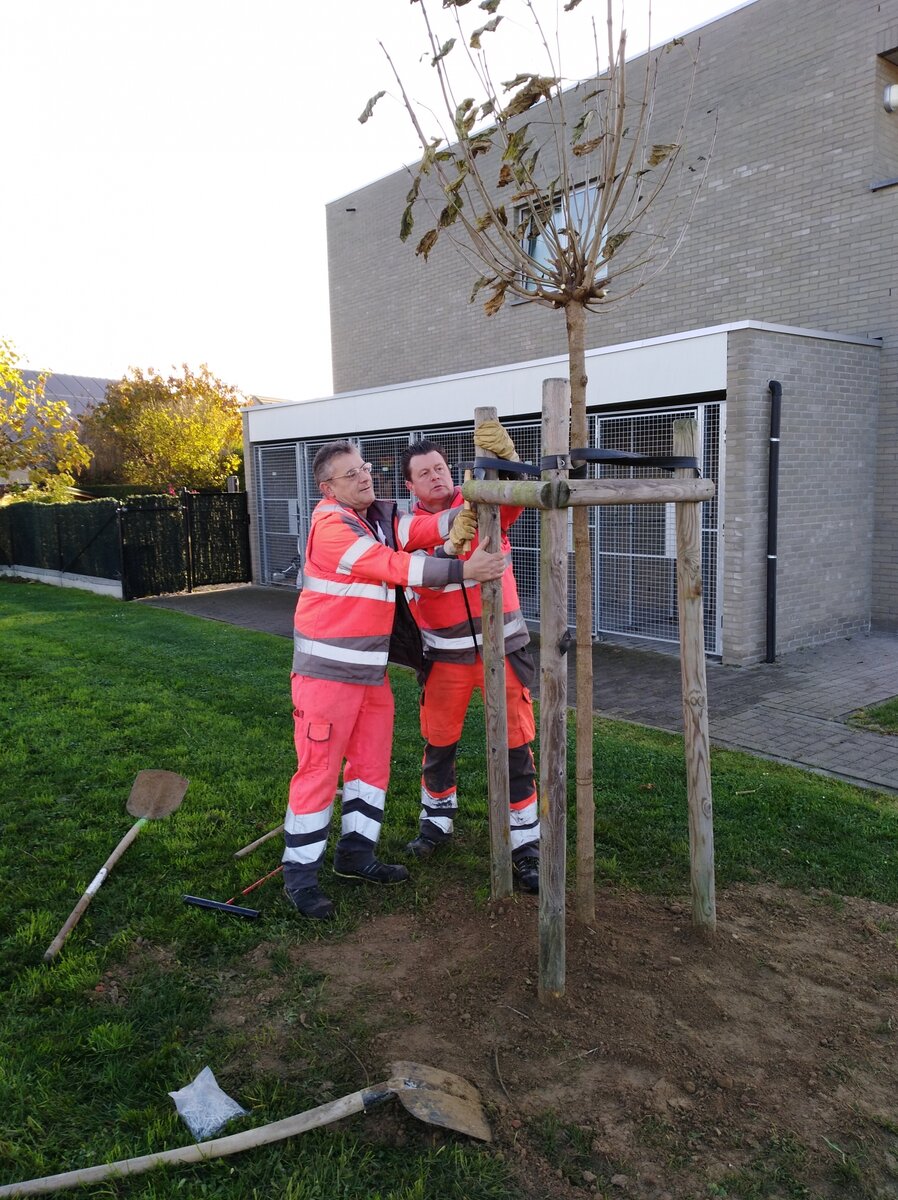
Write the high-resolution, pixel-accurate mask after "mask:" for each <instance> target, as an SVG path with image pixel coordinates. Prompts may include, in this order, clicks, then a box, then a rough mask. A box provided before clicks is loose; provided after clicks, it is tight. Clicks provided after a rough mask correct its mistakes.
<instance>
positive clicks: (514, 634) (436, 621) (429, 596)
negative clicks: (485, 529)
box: [405, 488, 530, 663]
mask: <svg viewBox="0 0 898 1200" xmlns="http://www.w3.org/2000/svg"><path fill="white" fill-rule="evenodd" d="M462 503H463V499H462V494H461V490H460V489H459V488H456V489H455V494H454V495H453V497H452V504H451V506H450V508H449V509H446V510H444V512H443V515H444V516H445V514H446V512H450V511H452V509H456V508H459V507H460V506H461V505H462ZM426 511H427V510H426V509H424V508H422V507H421V505H420V503H419V504H416V505H415V506H414V508H413V509H412V513H413V514H414V515H415V516H418V515H422V514H424V513H426ZM523 511H524V510H523V509H522V508H512V507H511V506H509V505H503V506H502V507H501V508H500V510H499V520H500V525H501V529H502V553H503V554H504V555H505V557H506V559H507V561H508V566H507V567H506V568H505V574H504V575H503V576H502V614H503V623H504V627H505V653H506V654H511V653H512V652H513V651H514V650H520V648H521V647H522V646H526V645H527V643H528V642H529V641H530V634H529V633H528V632H527V624H526V622H525V620H524V617H523V614H522V613H521V603H520V601H519V599H518V587H517V584H516V582H515V577H514V571H513V570H512V568H511V543H510V542H509V540H508V534H507V530H508V528H509V526H511V525H513V524H514V522H515V521H516V520H517V519H518V517H519V516H520V515H521V513H522V512H523ZM476 546H477V538H476V537H475V539H474V543H473V545H472V547H471V549H472V551H473V549H474V548H475V547H476ZM415 557H416V558H418V557H421V555H415ZM466 557H467V555H462V560H464V559H465V558H466ZM405 594H406V598H407V599H408V602H409V608H410V609H411V610H412V616H413V617H414V618H415V620H416V622H417V623H418V627H419V628H420V630H421V640H422V641H423V643H424V654H425V657H426V658H429V659H432V660H433V661H435V662H458V663H472V662H474V661H475V660H476V658H477V655H476V653H475V647H474V642H475V638H476V643H477V647H478V648H479V647H481V646H482V645H483V625H482V613H483V603H482V600H481V595H480V585H479V584H478V583H474V582H473V581H472V580H468V581H462V582H459V583H457V582H453V583H450V584H448V585H445V586H443V587H440V588H439V589H438V590H436V591H435V590H433V587H432V585H431V584H430V582H429V580H426V579H425V580H422V582H421V583H420V584H411V585H410V586H409V587H407V588H406V591H405ZM466 601H467V604H466V603H465V602H466ZM472 626H473V632H472Z"/></svg>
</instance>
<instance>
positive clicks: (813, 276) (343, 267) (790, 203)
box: [327, 0, 898, 640]
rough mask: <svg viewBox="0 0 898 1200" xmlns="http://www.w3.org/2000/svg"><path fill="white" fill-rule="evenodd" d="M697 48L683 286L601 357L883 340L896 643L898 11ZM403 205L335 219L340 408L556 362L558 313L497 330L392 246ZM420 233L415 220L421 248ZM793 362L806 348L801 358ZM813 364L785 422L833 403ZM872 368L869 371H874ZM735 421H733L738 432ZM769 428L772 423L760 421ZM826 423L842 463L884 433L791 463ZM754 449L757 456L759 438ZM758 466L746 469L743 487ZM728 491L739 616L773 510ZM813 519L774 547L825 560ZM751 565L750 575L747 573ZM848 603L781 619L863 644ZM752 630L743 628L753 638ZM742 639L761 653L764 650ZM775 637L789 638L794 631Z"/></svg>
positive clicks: (724, 33)
mask: <svg viewBox="0 0 898 1200" xmlns="http://www.w3.org/2000/svg"><path fill="white" fill-rule="evenodd" d="M686 19H687V18H684V21H685V20H686ZM700 36H701V54H700V69H699V75H698V82H697V88H696V94H695V97H694V101H693V105H692V112H691V118H690V126H689V134H688V144H687V158H689V157H693V158H694V156H695V155H697V154H699V153H701V152H703V150H705V149H706V148H707V145H708V140H709V136H710V129H711V123H712V117H711V116H710V115H709V111H708V110H710V109H714V110H715V111H716V113H717V117H718V121H719V128H718V135H717V143H716V147H715V151H714V155H713V158H712V161H711V167H710V172H709V176H708V180H707V184H706V186H705V189H704V191H703V193H702V195H701V196H700V198H699V201H698V204H697V207H696V210H695V216H694V219H693V221H692V224H691V226H690V228H689V230H688V233H687V235H686V238H685V241H684V243H683V245H682V246H681V248H680V250H679V253H678V255H677V257H676V259H675V260H674V263H673V264H672V266H671V267H670V268H669V269H668V270H667V272H666V273H665V274H664V275H662V276H661V277H660V278H659V279H658V280H657V281H656V282H655V283H653V284H652V285H651V286H650V287H649V288H646V289H645V290H643V291H641V292H639V293H637V294H636V295H634V296H632V297H631V298H629V299H628V300H626V301H623V302H621V303H620V304H616V305H610V306H608V307H607V308H605V309H604V310H603V311H602V312H601V313H598V314H595V315H594V316H593V317H591V319H590V327H589V335H588V344H589V345H591V346H601V345H611V344H616V343H621V342H629V341H633V340H637V339H641V338H647V337H654V336H658V335H662V334H667V333H675V332H678V331H681V330H684V329H695V328H701V327H704V326H709V325H717V324H721V323H725V322H731V321H740V320H746V319H751V320H756V321H763V322H770V323H775V324H784V325H790V326H802V327H804V328H807V329H811V330H828V331H832V332H841V333H847V334H852V335H857V336H863V337H881V338H882V339H883V348H882V352H881V354H879V355H877V357H878V358H879V360H880V362H879V369H878V370H879V374H878V379H877V387H878V389H879V393H880V395H879V420H878V431H879V438H878V459H877V464H876V468H875V471H874V469H873V468H872V467H870V466H869V465H868V467H867V468H865V471H864V478H865V481H866V483H865V489H863V490H864V494H863V495H857V496H856V497H855V498H854V499H853V500H852V503H856V504H857V505H858V514H857V520H858V521H861V522H862V521H863V520H864V514H865V513H868V511H869V509H870V506H871V502H872V501H871V495H870V492H871V489H874V488H875V492H874V496H875V531H874V533H873V535H872V538H873V540H872V544H871V543H870V536H871V535H870V534H869V531H868V533H867V534H865V535H864V538H863V539H862V546H861V550H860V557H861V558H862V559H863V560H864V561H866V562H867V563H868V569H867V578H866V580H865V582H864V584H863V587H862V588H861V591H863V588H866V595H867V597H868V604H869V612H871V613H872V617H873V619H874V621H875V622H876V623H878V624H881V625H887V626H888V625H892V626H895V627H898V499H896V495H898V486H896V485H898V328H896V304H898V266H896V263H898V186H893V187H885V188H879V189H876V190H874V189H873V188H871V185H872V184H874V183H876V182H879V181H882V180H884V179H887V178H892V177H894V176H895V175H898V114H894V115H892V116H888V115H887V114H885V113H884V112H883V109H882V102H881V96H882V88H883V86H884V83H885V82H889V81H898V66H895V65H893V64H892V63H891V62H887V61H886V60H884V59H882V58H879V57H877V54H878V53H879V54H881V53H883V52H885V51H887V50H889V49H891V48H892V47H895V46H898V0H756V2H755V3H754V4H751V5H749V6H747V7H746V8H743V9H740V10H739V11H737V12H735V13H732V14H730V15H729V16H726V17H724V18H721V19H720V20H718V21H716V22H713V23H712V24H710V25H708V26H705V27H704V28H703V29H702V30H701V31H700ZM690 41H692V42H694V41H695V37H691V38H690ZM668 66H670V67H671V68H672V69H670V70H669V71H666V72H665V79H664V80H663V81H662V85H661V93H660V101H659V104H658V115H657V118H656V121H657V124H656V129H657V130H658V139H657V140H664V136H663V135H664V134H665V131H666V130H668V129H672V128H673V127H674V125H673V122H674V113H675V111H676V109H677V106H678V105H679V104H680V103H681V102H682V96H683V92H684V88H685V85H686V80H687V75H688V72H687V70H686V66H685V60H681V61H680V62H679V65H678V63H677V56H676V55H674V54H671V55H669V56H667V58H666V60H665V67H668ZM372 128H373V132H372V136H376V130H375V127H372ZM408 186H409V180H408V175H407V174H406V173H405V172H398V173H396V174H393V175H391V176H388V177H387V178H385V179H382V180H380V181H378V182H377V183H374V184H372V185H370V186H369V187H366V188H363V189H361V190H360V191H358V192H356V193H353V194H352V195H351V196H348V197H345V198H343V199H341V200H338V201H335V202H334V203H333V204H331V205H330V206H329V207H328V212H327V220H328V244H329V261H330V280H331V283H330V286H331V316H332V337H333V347H334V383H335V388H336V389H337V390H338V391H347V390H353V389H356V388H362V387H371V386H376V385H380V384H387V383H392V382H399V381H403V380H408V379H415V378H428V377H432V376H438V375H443V374H449V373H452V372H457V371H465V370H472V369H476V368H478V367H484V366H492V365H498V364H501V363H506V362H508V363H510V362H516V361H521V360H526V359H532V358H540V357H543V356H546V355H550V354H557V353H561V352H563V350H564V348H565V335H564V320H563V316H562V315H561V314H560V313H557V312H554V311H551V310H548V309H545V308H540V307H538V306H537V305H534V304H527V303H525V304H506V306H505V307H504V309H503V310H502V311H501V312H500V313H499V314H498V315H497V316H496V317H493V318H491V319H487V318H485V317H484V315H483V313H482V309H481V307H480V305H479V304H476V305H470V304H468V302H467V301H468V297H469V295H470V291H471V287H472V284H473V280H474V278H475V273H474V271H473V270H472V268H471V267H470V265H469V264H468V263H467V262H466V261H465V259H464V258H463V257H462V256H461V255H460V254H459V253H457V252H455V251H454V250H453V248H452V247H451V245H450V244H448V243H445V244H444V243H443V242H441V243H440V245H439V246H438V247H437V249H436V250H435V252H434V253H433V254H432V255H431V258H430V261H429V262H428V263H426V264H425V263H424V262H423V261H422V260H420V259H417V258H416V257H415V254H414V249H413V244H412V243H413V242H414V241H415V240H416V238H415V237H414V236H413V238H412V239H411V240H410V242H409V243H407V244H402V243H401V242H400V241H399V238H398V226H399V217H400V213H401V211H402V208H403V204H404V198H405V194H406V192H407V190H408ZM349 209H352V210H353V211H347V210H349ZM426 227H427V226H426V224H425V223H424V220H423V216H422V218H421V225H420V230H416V233H418V232H420V231H423V229H425V228H426ZM734 344H736V345H739V343H738V342H736V343H734ZM785 345H788V346H789V347H792V348H794V347H793V346H792V342H791V340H790V341H788V342H787V343H785ZM808 345H809V346H810V347H813V348H814V349H813V350H812V351H809V352H808V353H807V354H804V353H802V354H799V355H797V357H796V360H795V362H794V363H793V364H792V366H791V374H790V373H789V372H787V367H789V365H790V364H789V363H788V362H787V361H785V360H783V361H782V362H781V363H780V370H779V375H780V376H784V378H783V383H784V391H785V396H786V401H785V404H784V414H785V411H786V408H787V406H788V404H789V395H790V388H791V390H792V395H793V401H792V403H793V406H794V404H795V399H794V397H795V396H796V395H797V394H799V393H800V394H802V395H805V394H806V395H807V396H809V397H810V396H812V395H816V394H817V391H816V389H817V388H818V387H819V386H822V385H824V384H826V383H827V380H826V379H825V378H823V377H822V376H821V366H820V364H821V363H825V364H830V360H831V357H832V353H834V352H833V351H831V349H829V350H827V349H826V348H827V347H830V348H831V346H832V345H835V343H826V342H821V341H814V340H810V341H809V342H808ZM734 353H735V351H734ZM742 353H743V348H742V347H741V345H740V346H739V356H740V363H739V364H738V370H736V374H735V375H734V383H733V386H734V387H737V388H741V387H742V384H741V382H738V381H740V380H741V379H742V373H743V372H744V371H751V370H753V369H754V368H753V367H752V366H751V364H750V363H746V364H744V365H743V364H742V363H741V356H742ZM861 357H863V358H864V361H865V362H868V360H869V358H870V352H869V351H865V352H864V354H863V355H862V356H861ZM818 360H819V361H818ZM736 365H737V364H734V370H735V367H736ZM765 370H766V368H759V371H760V374H759V375H758V377H757V379H755V378H754V376H752V381H751V382H752V387H756V386H758V385H760V388H761V393H760V394H761V396H762V398H763V399H764V403H765V404H766V403H767V400H768V399H769V397H766V383H767V379H766V378H764V379H761V378H760V376H761V375H763V374H764V371H765ZM802 372H803V374H802ZM874 390H876V389H874ZM740 394H741V393H740ZM734 398H736V397H734V396H733V395H732V394H731V395H730V396H729V399H730V400H731V401H732V400H733V399H734ZM819 405H820V401H819V400H818V401H816V402H812V401H811V400H810V399H809V400H808V401H807V404H806V405H805V406H804V407H801V408H797V407H793V408H792V409H791V411H790V416H789V419H790V421H791V422H795V421H796V420H798V419H799V417H801V416H802V415H804V416H805V417H806V418H807V420H808V421H810V420H811V417H812V416H814V415H816V416H819V415H820V413H819ZM739 407H740V406H739V405H738V404H731V405H730V412H731V419H733V418H732V414H733V410H734V409H736V408H739ZM743 408H744V411H742V412H741V413H740V416H739V419H740V420H742V419H744V420H747V421H751V420H752V419H753V418H751V416H750V414H751V412H752V411H753V405H752V404H748V405H747V406H743ZM434 419H438V416H436V415H435V417H434ZM784 419H785V417H784ZM758 420H759V421H761V423H763V420H762V417H761V415H760V410H759V415H758ZM862 420H865V421H866V422H867V427H866V428H864V429H861V428H860V423H861V421H862ZM830 422H831V423H832V425H833V428H838V429H839V430H840V436H841V438H842V441H841V443H840V444H839V445H838V446H837V445H836V443H835V442H833V444H832V446H831V448H832V449H833V450H834V451H835V450H839V449H841V450H845V449H846V448H847V447H850V446H852V445H854V444H857V443H858V442H861V443H864V444H866V442H867V440H868V439H869V438H870V437H871V436H872V433H871V430H872V429H874V428H875V427H876V421H875V419H874V411H873V409H872V408H871V406H870V404H869V403H864V404H862V405H860V406H859V407H858V408H855V407H853V406H852V404H851V403H849V405H848V408H843V407H842V402H841V401H838V402H836V401H834V402H833V411H832V413H831V414H830V415H829V417H827V419H826V420H825V421H819V422H817V425H816V426H815V428H810V427H807V426H805V425H801V426H800V427H796V426H795V425H794V424H793V425H792V427H791V429H790V433H791V436H792V444H793V446H797V445H801V446H802V447H806V448H807V453H808V454H811V453H813V450H814V447H816V446H818V445H819V439H820V436H821V434H820V429H821V428H828V427H829V424H830ZM748 433H750V435H751V438H752V439H754V438H756V437H757V436H758V434H757V431H756V430H755V429H754V427H753V426H752V427H751V429H750V430H749V431H748ZM753 444H754V443H753V442H751V445H753ZM746 453H748V447H747V449H746ZM795 453H797V450H796V451H795ZM801 461H802V464H803V465H802V470H804V466H805V465H806V464H805V463H804V460H801ZM756 465H757V464H756V463H753V464H749V463H746V471H747V472H748V471H749V470H750V469H753V468H754V467H755V466H756ZM846 465H847V464H846ZM784 470H785V464H784ZM734 471H735V475H734V477H730V478H728V480H727V488H728V498H727V507H728V511H729V512H732V513H733V527H732V529H730V530H728V545H727V550H728V554H729V553H732V554H734V555H735V559H734V560H732V561H730V560H729V559H728V560H727V571H728V572H729V571H730V570H732V571H733V572H734V574H733V576H732V579H731V581H730V584H729V585H728V586H729V589H730V592H731V594H730V595H729V596H728V600H729V603H731V604H732V605H734V606H736V608H738V599H739V595H740V593H741V590H742V589H744V588H745V587H746V586H747V582H748V581H747V575H746V572H748V571H749V568H748V566H747V557H746V556H747V555H748V541H751V539H754V538H756V537H757V536H758V529H757V528H755V527H758V528H760V530H761V534H760V536H763V529H764V524H765V521H766V516H765V515H764V514H765V509H764V508H763V505H762V507H761V508H758V507H756V505H757V503H758V501H759V499H761V500H763V498H762V497H761V498H759V497H758V496H756V495H755V492H754V486H755V485H754V477H753V476H752V482H751V483H749V482H748V476H747V475H746V483H745V488H746V490H745V494H744V496H742V497H741V500H740V499H739V497H738V495H737V494H730V493H729V489H730V487H731V486H733V485H734V483H735V482H737V481H738V475H739V473H738V471H737V470H735V466H734ZM874 475H875V484H874ZM851 494H852V496H854V492H852V493H851ZM740 503H741V504H742V507H741V508H740V507H739V504H740ZM804 512H805V510H804V507H803V506H802V505H801V504H798V503H797V502H796V503H795V504H793V505H791V506H784V511H783V521H782V526H783V534H782V535H781V536H782V537H783V538H784V539H785V538H786V537H791V536H792V533H791V531H790V532H789V533H788V534H786V532H785V531H786V530H787V529H788V528H790V527H789V526H788V520H789V519H793V520H794V521H795V522H796V529H797V530H798V531H803V532H799V534H798V536H799V540H800V541H801V543H802V545H803V547H804V548H805V550H806V552H807V554H811V553H812V552H813V549H814V546H815V543H814V541H813V540H810V541H808V539H807V537H805V536H804V534H806V533H807V532H808V531H807V529H806V528H805V525H804V524H803V523H802V522H803V520H804ZM830 516H831V519H832V520H833V521H834V522H836V524H835V526H834V531H835V532H836V533H839V532H846V531H847V530H848V529H849V528H854V527H853V526H846V525H845V524H844V517H843V515H837V514H835V513H833V514H831V515H830ZM828 519H829V518H828ZM740 537H742V538H743V539H746V541H745V543H744V544H743V541H740ZM781 548H782V550H783V553H785V546H783V547H781ZM753 550H754V547H752V552H753ZM740 559H744V560H745V561H744V562H743V565H742V567H741V568H739V566H738V564H739V561H740ZM762 561H763V559H762ZM751 569H752V570H753V569H754V568H751ZM828 569H830V568H829V558H828V557H827V554H826V553H824V552H823V551H820V558H819V562H814V563H811V562H810V561H808V563H807V567H806V570H807V574H808V577H809V578H813V577H814V574H815V572H816V573H817V574H818V575H819V574H820V573H822V572H823V571H824V570H828ZM838 569H839V570H842V569H843V567H839V568H838ZM855 586H856V585H855V584H853V583H851V584H850V583H849V581H848V580H847V578H846V580H845V589H846V598H845V601H844V606H843V607H844V612H843V614H842V615H840V613H839V612H838V611H837V609H838V607H839V605H838V604H836V603H835V602H834V601H833V603H832V604H831V605H830V607H829V609H827V611H822V610H821V611H818V607H817V606H818V605H819V604H821V603H822V599H821V597H819V596H816V597H815V596H813V595H810V594H808V595H807V596H806V597H804V596H803V595H802V594H801V593H800V592H795V591H794V590H793V591H790V585H788V584H787V583H785V582H784V585H783V587H784V604H783V606H782V607H783V608H784V609H785V607H786V604H785V600H786V599H788V601H789V603H790V604H794V605H800V604H803V603H807V604H808V605H809V606H810V608H809V622H808V623H809V625H810V626H812V627H813V628H819V629H820V631H821V632H820V637H821V638H823V637H825V636H832V635H833V633H832V631H834V630H838V629H839V628H841V626H840V622H841V621H843V620H845V621H847V622H848V623H849V625H851V627H857V626H856V625H853V624H852V622H854V621H855V620H856V619H857V615H856V613H855V608H854V601H851V600H849V598H848V594H849V593H851V595H854V594H855V593H854V591H853V590H852V589H853V588H854V587H855ZM857 586H860V585H857ZM752 590H753V592H754V590H755V589H754V586H752ZM821 590H824V589H821ZM857 595H858V597H859V596H860V592H858V594H857ZM736 608H734V612H735V611H736ZM850 614H854V615H850ZM746 617H747V619H748V614H747V613H746ZM755 621H756V618H755V617H751V618H750V624H751V625H752V628H754V622H755ZM827 630H828V631H830V632H829V633H827V632H826V631H827ZM746 636H749V640H752V637H753V635H748V634H747V635H746ZM781 636H782V637H783V638H788V626H787V625H784V626H782V635H781Z"/></svg>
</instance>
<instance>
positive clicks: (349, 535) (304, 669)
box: [293, 500, 463, 685]
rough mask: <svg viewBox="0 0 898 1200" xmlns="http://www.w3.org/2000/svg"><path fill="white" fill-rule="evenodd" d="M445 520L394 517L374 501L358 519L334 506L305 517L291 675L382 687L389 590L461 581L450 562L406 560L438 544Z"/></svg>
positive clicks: (392, 598) (326, 503)
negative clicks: (308, 524) (306, 534)
mask: <svg viewBox="0 0 898 1200" xmlns="http://www.w3.org/2000/svg"><path fill="white" fill-rule="evenodd" d="M450 525H451V519H450V514H449V513H448V512H442V513H438V514H435V515H434V514H430V513H428V514H426V515H424V516H417V515H415V516H413V515H410V514H407V513H403V514H402V515H401V516H400V514H399V510H398V508H397V506H396V504H395V503H394V502H393V501H385V500H375V501H374V503H373V504H372V505H371V506H370V507H369V508H368V510H367V512H366V513H365V514H364V515H362V514H361V513H357V512H356V511H355V510H354V509H352V508H348V507H347V506H346V505H343V504H339V503H338V502H337V501H335V500H322V501H320V503H319V504H318V505H316V507H315V510H314V512H313V513H312V523H311V527H310V529H309V538H308V541H307V543H306V553H305V563H304V565H303V585H302V591H301V593H300V596H299V600H298V601H297V604H296V612H295V614H294V617H293V671H294V673H295V674H297V675H309V676H312V677H313V678H315V679H334V680H337V681H338V682H341V683H357V684H364V685H371V684H381V683H383V678H384V673H385V672H386V668H387V654H388V650H389V644H390V631H391V630H392V628H393V617H394V614H395V611H396V591H395V588H396V586H400V587H416V586H419V585H422V584H426V585H428V586H431V587H440V586H442V585H444V584H449V583H455V582H460V581H461V579H462V570H463V567H462V563H461V562H460V561H459V560H458V559H456V558H431V557H430V556H429V555H423V554H412V553H411V552H412V551H414V550H421V549H425V548H427V547H432V546H435V545H441V544H442V543H443V541H444V540H445V539H446V537H447V536H448V533H449V527H450Z"/></svg>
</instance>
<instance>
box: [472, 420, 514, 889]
mask: <svg viewBox="0 0 898 1200" xmlns="http://www.w3.org/2000/svg"><path fill="white" fill-rule="evenodd" d="M495 420H496V410H495V408H475V409H474V425H475V428H476V426H478V425H481V424H482V423H483V422H484V421H495ZM486 474H487V478H491V479H495V478H496V477H497V473H496V472H495V471H487V473H486ZM477 532H478V535H479V538H480V544H481V546H485V547H486V549H488V550H490V551H492V552H493V553H498V552H499V550H500V549H501V547H502V528H501V519H500V516H499V509H498V508H497V507H496V505H493V504H484V505H482V506H481V507H480V508H479V509H478V511H477ZM480 595H481V601H482V607H483V618H482V625H483V701H484V713H485V717H486V755H487V780H488V784H489V803H490V891H491V895H492V897H493V899H494V900H499V899H501V898H502V897H503V896H510V895H511V892H512V879H511V830H510V827H509V819H508V787H509V784H508V713H507V711H506V708H505V619H504V615H503V612H502V580H501V579H495V580H491V581H490V582H488V583H482V584H481V585H480Z"/></svg>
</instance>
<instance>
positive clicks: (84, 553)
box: [53, 500, 122, 579]
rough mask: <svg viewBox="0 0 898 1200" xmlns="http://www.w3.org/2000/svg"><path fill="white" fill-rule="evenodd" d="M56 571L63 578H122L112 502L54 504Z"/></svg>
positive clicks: (113, 502) (116, 527)
mask: <svg viewBox="0 0 898 1200" xmlns="http://www.w3.org/2000/svg"><path fill="white" fill-rule="evenodd" d="M53 507H54V508H55V510H56V530H57V535H58V538H59V550H60V560H59V570H60V571H62V572H63V573H64V574H66V575H70V574H71V575H90V576H92V577H94V578H97V579H121V577H122V547H121V542H120V541H119V531H118V503H117V502H116V501H115V500H87V501H85V502H84V503H79V504H57V505H54V506H53Z"/></svg>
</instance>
